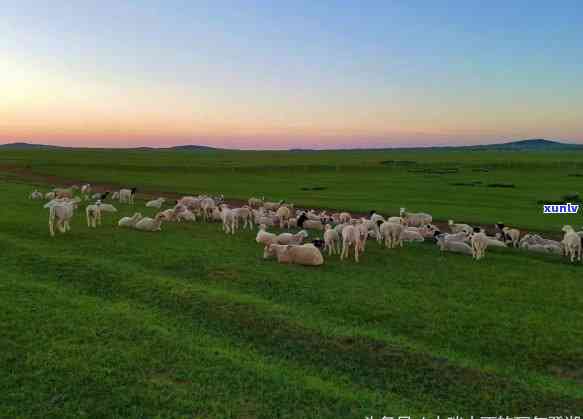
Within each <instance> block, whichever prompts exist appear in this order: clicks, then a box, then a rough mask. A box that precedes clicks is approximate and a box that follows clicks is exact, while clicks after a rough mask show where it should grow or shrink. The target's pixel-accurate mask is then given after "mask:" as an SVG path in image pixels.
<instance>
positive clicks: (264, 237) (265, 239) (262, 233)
mask: <svg viewBox="0 0 583 419" xmlns="http://www.w3.org/2000/svg"><path fill="white" fill-rule="evenodd" d="M255 241H256V242H257V243H260V244H262V245H263V258H264V259H267V257H268V256H269V254H268V248H269V245H270V244H272V243H277V235H275V234H273V233H269V232H268V231H267V226H266V225H265V224H261V226H260V228H259V232H258V233H257V236H256V237H255Z"/></svg>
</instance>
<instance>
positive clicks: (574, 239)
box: [561, 225, 581, 262]
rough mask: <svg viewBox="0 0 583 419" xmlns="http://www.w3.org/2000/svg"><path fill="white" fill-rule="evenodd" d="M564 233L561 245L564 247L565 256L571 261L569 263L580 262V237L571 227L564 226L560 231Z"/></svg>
mask: <svg viewBox="0 0 583 419" xmlns="http://www.w3.org/2000/svg"><path fill="white" fill-rule="evenodd" d="M561 231H563V232H564V233H565V235H564V236H563V241H562V243H563V245H564V246H565V255H566V256H567V257H568V258H570V259H571V262H575V260H577V261H579V262H580V261H581V237H579V235H578V234H577V233H576V232H575V230H573V227H571V226H569V225H566V226H563V228H562V229H561Z"/></svg>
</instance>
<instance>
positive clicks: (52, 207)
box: [44, 198, 78, 237]
mask: <svg viewBox="0 0 583 419" xmlns="http://www.w3.org/2000/svg"><path fill="white" fill-rule="evenodd" d="M77 203H78V201H75V200H69V199H66V198H57V199H53V200H52V201H50V202H47V203H46V204H45V205H44V208H48V209H49V233H50V234H51V236H52V237H54V236H55V229H54V224H55V223H56V224H57V227H58V229H59V231H60V232H61V233H66V232H67V231H69V230H70V229H71V225H70V223H69V222H70V220H71V219H72V218H73V214H74V211H75V208H76V206H77Z"/></svg>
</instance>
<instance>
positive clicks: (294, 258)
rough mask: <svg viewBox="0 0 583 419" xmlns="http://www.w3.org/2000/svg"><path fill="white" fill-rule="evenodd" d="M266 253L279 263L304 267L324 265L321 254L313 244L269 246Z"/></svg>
mask: <svg viewBox="0 0 583 419" xmlns="http://www.w3.org/2000/svg"><path fill="white" fill-rule="evenodd" d="M268 252H269V254H270V255H275V256H276V257H277V261H278V262H279V263H292V264H293V263H295V264H297V265H304V266H320V265H322V264H323V263H324V257H323V256H322V253H321V252H320V250H319V249H318V248H317V247H316V246H314V245H313V244H303V245H281V244H271V245H270V246H269V249H268Z"/></svg>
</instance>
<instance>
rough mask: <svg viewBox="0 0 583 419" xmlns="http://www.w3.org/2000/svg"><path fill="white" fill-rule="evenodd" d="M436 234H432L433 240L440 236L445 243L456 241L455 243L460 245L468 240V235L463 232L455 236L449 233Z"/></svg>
mask: <svg viewBox="0 0 583 419" xmlns="http://www.w3.org/2000/svg"><path fill="white" fill-rule="evenodd" d="M436 233H437V234H435V233H434V236H435V237H434V238H437V237H439V236H442V237H443V239H444V240H447V241H457V242H461V243H465V242H466V241H467V240H468V233H466V232H464V231H460V232H459V233H455V234H451V233H443V234H441V233H439V232H436Z"/></svg>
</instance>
